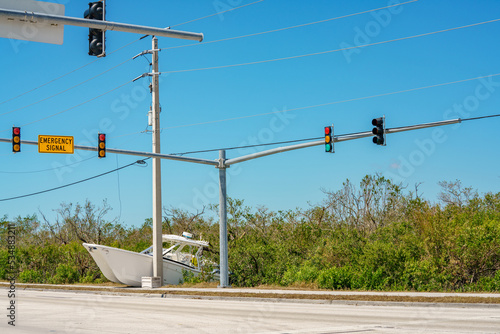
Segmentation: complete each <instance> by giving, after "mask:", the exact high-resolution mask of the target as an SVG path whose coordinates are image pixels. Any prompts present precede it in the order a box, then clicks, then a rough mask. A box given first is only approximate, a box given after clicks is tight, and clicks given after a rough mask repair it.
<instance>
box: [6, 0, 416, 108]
mask: <svg viewBox="0 0 500 334" xmlns="http://www.w3.org/2000/svg"><path fill="white" fill-rule="evenodd" d="M262 1H264V0H259V1H256V2H253V3H249V4H246V5H242V6H239V7H235V8H231V9H228V10H226V11H222V12H218V13H215V14H212V15H207V16H204V17H200V18H197V19H194V20H190V21H186V22H184V23H179V24H176V25H173V26H171V27H177V26H180V25H183V24H187V23H191V22H194V21H198V20H202V19H205V18H208V17H211V16H214V15H220V14H223V13H227V12H230V11H233V10H236V9H239V8H243V7H246V6H250V5H253V4H256V3H258V2H262ZM415 1H416V0H415ZM146 36H147V35H146ZM146 36H142V37H141V38H138V39H136V40H134V41H132V42H130V43H128V44H125V45H124V46H122V47H119V48H118V49H116V50H114V51H112V52H109V53H108V54H107V55H108V56H110V55H112V54H113V53H115V52H118V51H120V50H122V49H124V48H126V47H128V46H130V45H132V44H134V43H137V42H138V41H140V40H141V39H143V38H144V37H146ZM99 59H100V58H96V59H94V60H92V61H91V62H89V63H87V64H85V65H82V66H80V67H78V68H76V69H74V70H71V71H69V72H68V73H66V74H63V75H61V76H58V77H56V78H54V79H52V80H50V81H47V82H46V83H44V84H41V85H39V86H37V87H35V88H32V89H30V90H27V91H25V92H23V93H21V94H19V95H16V96H14V97H11V98H10V99H7V100H5V101H2V102H0V105H2V104H4V103H7V102H10V101H13V100H15V99H18V98H20V97H22V96H24V95H26V94H29V93H31V92H33V91H35V90H37V89H40V88H42V87H45V86H47V85H49V84H51V83H53V82H55V81H58V80H60V79H62V78H64V77H66V76H68V75H70V74H72V73H74V72H77V71H79V70H81V69H83V68H85V67H87V66H89V65H92V64H93V63H95V62H96V61H98V60H99ZM123 64H124V63H122V64H120V65H123ZM120 65H118V66H120ZM118 66H116V67H118ZM96 77H98V76H96ZM94 78H95V77H94ZM90 80H92V79H90ZM90 80H88V81H90ZM40 102H41V101H40ZM2 115H4V114H2ZM2 115H0V116H2Z"/></svg>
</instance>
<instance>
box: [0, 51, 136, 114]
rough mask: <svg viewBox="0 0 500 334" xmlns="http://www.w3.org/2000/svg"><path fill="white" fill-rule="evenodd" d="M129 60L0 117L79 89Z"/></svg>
mask: <svg viewBox="0 0 500 334" xmlns="http://www.w3.org/2000/svg"><path fill="white" fill-rule="evenodd" d="M131 60H132V58H130V59H127V60H125V61H124V62H121V63H120V64H118V65H115V66H113V67H111V68H109V69H107V70H105V71H104V72H101V73H99V74H97V75H95V76H93V77H91V78H89V79H87V80H84V81H82V82H80V83H78V84H76V85H74V86H71V87H69V88H66V89H64V90H62V91H60V92H59V93H56V94H53V95H51V96H48V97H46V98H43V99H41V100H38V101H36V102H33V103H30V104H28V105H25V106H24V107H20V108H17V109H13V110H10V111H7V112H4V113H3V114H0V116H3V115H7V114H10V113H13V112H15V111H19V110H22V109H26V108H28V107H32V106H34V105H36V104H38V103H41V102H44V101H47V100H49V99H51V98H54V97H56V96H58V95H61V94H63V93H66V92H67V91H69V90H72V89H74V88H76V87H79V86H81V85H83V84H84V83H87V82H89V81H91V80H94V79H95V78H97V77H100V76H101V75H103V74H106V73H108V72H109V71H111V70H114V69H115V68H117V67H119V66H122V65H123V64H125V63H127V62H129V61H131Z"/></svg>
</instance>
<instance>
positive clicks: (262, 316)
mask: <svg viewBox="0 0 500 334" xmlns="http://www.w3.org/2000/svg"><path fill="white" fill-rule="evenodd" d="M8 303H9V299H8V298H7V290H6V289H2V292H1V299H0V306H1V307H0V308H1V309H3V310H4V311H3V313H4V315H2V317H1V318H0V319H2V320H1V322H0V333H2V334H3V333H218V334H219V333H290V334H292V333H317V334H320V333H321V334H330V333H365V332H366V333H448V334H449V333H500V307H499V306H498V305H494V306H488V305H479V304H473V305H468V306H467V305H465V304H461V305H457V304H452V305H446V304H435V305H430V306H429V305H427V306H419V305H417V306H415V305H410V304H401V305H394V303H391V304H390V305H380V303H378V305H375V304H374V305H369V304H360V303H358V304H356V302H348V303H345V302H343V303H333V304H313V303H307V302H303V301H302V302H289V301H286V302H270V301H255V300H254V301H251V300H250V301H249V300H241V299H223V300H207V299H183V298H161V297H160V295H140V294H139V295H138V294H135V295H113V294H99V293H88V292H69V291H36V290H29V289H27V290H21V289H18V290H17V291H16V298H15V306H16V310H15V319H16V320H15V325H16V326H15V327H13V326H10V325H8V321H10V320H9V318H8V317H6V315H7V314H8V312H9V311H8V310H7V307H8V305H9V304H8Z"/></svg>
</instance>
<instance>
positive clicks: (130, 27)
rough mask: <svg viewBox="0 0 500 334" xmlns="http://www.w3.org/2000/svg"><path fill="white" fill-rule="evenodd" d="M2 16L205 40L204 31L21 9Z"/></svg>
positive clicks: (1, 13)
mask: <svg viewBox="0 0 500 334" xmlns="http://www.w3.org/2000/svg"><path fill="white" fill-rule="evenodd" d="M0 18H3V19H6V20H7V19H11V20H12V19H17V20H24V21H25V20H31V21H37V20H39V21H44V22H47V23H51V24H61V25H71V26H78V27H87V28H93V29H99V30H104V31H110V30H114V31H122V32H130V33H136V34H142V35H155V36H161V37H172V38H180V39H189V40H194V41H198V42H201V41H202V40H203V34H202V33H193V32H185V31H179V30H171V29H165V28H154V27H147V26H139V25H135V24H127V23H118V22H109V21H99V20H87V19H80V18H76V17H68V16H60V15H51V14H44V13H33V12H31V13H28V12H25V11H21V10H14V9H3V8H1V9H0Z"/></svg>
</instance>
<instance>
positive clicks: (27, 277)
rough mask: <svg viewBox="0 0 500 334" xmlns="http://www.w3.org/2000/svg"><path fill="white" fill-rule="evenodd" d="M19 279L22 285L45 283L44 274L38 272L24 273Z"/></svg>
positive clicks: (27, 271) (29, 271)
mask: <svg viewBox="0 0 500 334" xmlns="http://www.w3.org/2000/svg"><path fill="white" fill-rule="evenodd" d="M17 279H18V281H19V282H20V283H44V278H43V275H42V273H41V272H39V271H37V270H25V271H22V272H21V273H19V276H18V278H17Z"/></svg>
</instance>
